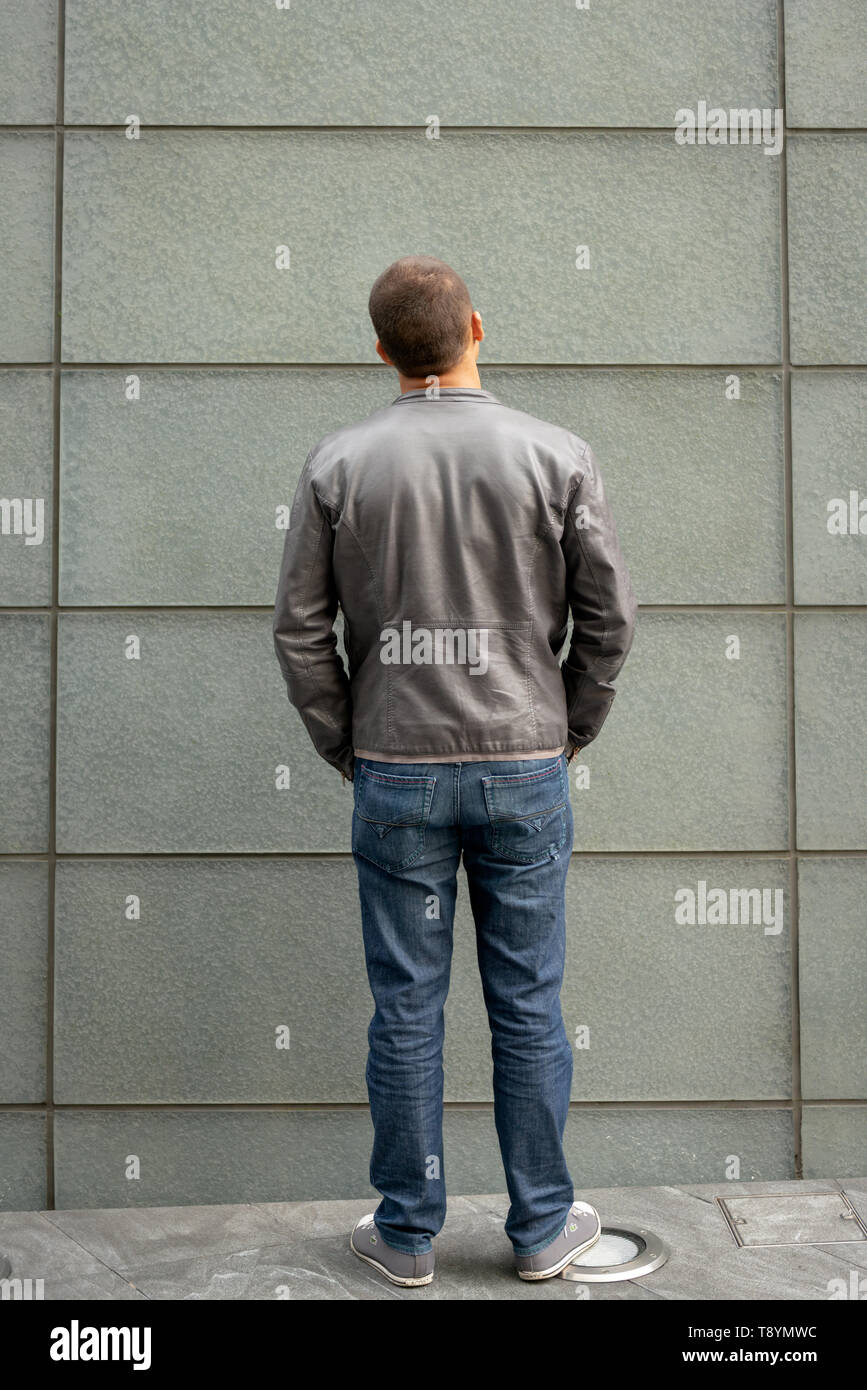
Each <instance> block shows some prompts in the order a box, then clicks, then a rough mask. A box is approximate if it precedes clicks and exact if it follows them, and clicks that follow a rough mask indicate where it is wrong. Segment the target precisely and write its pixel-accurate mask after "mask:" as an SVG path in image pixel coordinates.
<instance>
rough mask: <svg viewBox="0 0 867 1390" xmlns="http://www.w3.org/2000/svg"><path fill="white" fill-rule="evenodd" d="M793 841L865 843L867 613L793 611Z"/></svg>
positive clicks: (827, 845)
mask: <svg viewBox="0 0 867 1390" xmlns="http://www.w3.org/2000/svg"><path fill="white" fill-rule="evenodd" d="M795 740H796V766H797V798H798V845H799V847H800V848H801V849H831V850H833V849H867V799H865V796H864V766H865V761H867V614H864V613H799V614H796V616H795Z"/></svg>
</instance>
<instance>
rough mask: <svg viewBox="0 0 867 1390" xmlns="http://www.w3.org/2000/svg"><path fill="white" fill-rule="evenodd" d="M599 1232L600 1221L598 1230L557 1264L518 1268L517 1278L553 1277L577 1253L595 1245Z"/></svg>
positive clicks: (581, 1253)
mask: <svg viewBox="0 0 867 1390" xmlns="http://www.w3.org/2000/svg"><path fill="white" fill-rule="evenodd" d="M601 1234H602V1223H601V1221H600V1223H599V1230H598V1231H597V1232H596V1234H595V1235H594V1236H592V1237H591V1239H590V1240H585V1241H584V1243H583V1245H576V1246H575V1249H574V1250H570V1251H569V1253H568V1255H565V1256H564V1257H563V1259H562V1260H558V1262H557V1264H555V1265H552V1266H551V1268H550V1269H532V1270H530V1269H519V1270H518V1278H519V1279H528V1280H531V1281H532V1280H536V1279H551V1278H553V1276H554V1275H555V1274H559V1273H560V1271H561V1270H563V1269H565V1268H566V1266H567V1265H570V1264H571V1263H572V1261H573V1260H574V1259H575V1257H576V1256H577V1255H583V1254H584V1251H585V1250H589V1249H590V1247H591V1246H592V1245H595V1244H596V1242H597V1240H598V1239H599V1237H600V1236H601Z"/></svg>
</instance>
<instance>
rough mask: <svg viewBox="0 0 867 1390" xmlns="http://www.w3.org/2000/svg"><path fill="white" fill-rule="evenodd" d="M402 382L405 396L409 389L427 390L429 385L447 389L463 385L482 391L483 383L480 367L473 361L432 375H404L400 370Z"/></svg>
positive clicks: (400, 380)
mask: <svg viewBox="0 0 867 1390" xmlns="http://www.w3.org/2000/svg"><path fill="white" fill-rule="evenodd" d="M397 375H398V381H399V382H400V394H401V395H402V396H403V395H405V394H406V392H407V391H426V390H427V388H428V387H429V386H439V388H440V389H441V390H445V389H446V388H447V387H449V386H462V387H464V389H467V388H469V389H471V390H476V391H481V389H482V383H481V381H480V379H479V373H478V369H477V367H476V364H475V363H474V362H473V363H471V364H468V365H466V366H464V365H461V366H460V367H452V368H451V369H450V370H449V371H447V372H442V373H441V374H440V375H439V376H434V375H433V374H431V376H430V377H426V376H419V377H412V376H403V374H402V373H401V372H398V374H397Z"/></svg>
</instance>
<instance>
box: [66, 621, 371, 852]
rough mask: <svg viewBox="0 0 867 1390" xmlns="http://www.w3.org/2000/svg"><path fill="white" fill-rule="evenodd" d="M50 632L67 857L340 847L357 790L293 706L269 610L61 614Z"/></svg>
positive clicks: (344, 842)
mask: <svg viewBox="0 0 867 1390" xmlns="http://www.w3.org/2000/svg"><path fill="white" fill-rule="evenodd" d="M58 626H59V642H60V657H59V682H58V715H57V724H58V734H57V738H58V773H57V787H58V792H57V837H58V848H59V849H60V850H61V851H62V852H64V853H70V852H76V853H77V852H81V851H87V850H95V851H99V852H104V851H109V850H114V851H120V852H123V851H126V850H131V851H134V852H148V851H159V852H163V851H165V852H169V853H172V852H186V851H190V852H196V851H198V850H204V851H209V852H212V851H228V852H232V851H248V852H252V853H257V852H266V851H277V852H287V851H289V850H304V849H317V850H326V849H328V850H334V849H347V848H348V847H349V826H350V820H351V816H352V785H351V783H349V782H347V783H345V784H344V783H343V782H342V780H341V777H340V773H339V772H338V771H336V770H335V769H334V768H332V767H329V766H328V764H327V763H325V762H324V761H323V760H322V759H321V758H320V757H319V756H318V754H317V753H316V752H315V750H314V748H313V745H312V743H311V742H310V740H309V738H308V736H307V733H306V730H305V729H304V726H303V724H302V723H301V721H300V719H299V718H298V716H297V714H296V713H295V711H294V710H293V709H292V707H291V706H290V704H289V700H288V696H287V692H286V686H285V683H284V681H283V676H282V674H281V671H280V667H279V665H278V662H277V658H276V655H275V653H274V645H273V641H272V636H271V617H270V614H268V613H241V612H239V613H213V614H209V613H141V612H129V613H120V614H117V613H111V614H83V613H63V614H61V616H60V620H59V624H58ZM131 636H136V637H138V638H139V639H140V642H141V658H140V659H139V660H130V659H128V658H127V657H126V655H125V651H126V650H128V648H127V646H126V642H127V638H128V637H131ZM279 768H288V769H289V781H290V785H289V786H288V787H287V788H281V789H279V790H278V788H277V785H276V781H277V777H278V769H279Z"/></svg>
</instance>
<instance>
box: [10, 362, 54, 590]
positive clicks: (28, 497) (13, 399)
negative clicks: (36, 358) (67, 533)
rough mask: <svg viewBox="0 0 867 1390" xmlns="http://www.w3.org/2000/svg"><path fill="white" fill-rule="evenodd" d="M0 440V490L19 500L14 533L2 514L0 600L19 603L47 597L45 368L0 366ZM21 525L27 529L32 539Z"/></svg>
mask: <svg viewBox="0 0 867 1390" xmlns="http://www.w3.org/2000/svg"><path fill="white" fill-rule="evenodd" d="M0 440H2V441H3V443H2V448H3V462H2V466H0V467H2V471H0V495H2V496H3V497H5V498H6V499H7V500H9V501H10V502H11V501H18V502H20V503H21V504H22V511H21V522H20V525H21V526H22V530H21V534H19V535H16V534H15V533H14V526H15V524H16V521H15V517H14V516H11V520H10V521H9V522H6V521H5V518H3V520H4V523H5V525H6V526H9V527H11V528H12V531H11V534H10V533H8V532H6V531H4V534H3V535H2V536H0V604H3V605H9V606H10V607H11V606H13V605H15V606H17V605H21V606H22V607H23V606H25V605H30V604H44V603H50V602H51V538H52V532H53V529H54V522H53V501H54V480H53V469H52V405H51V376H50V374H49V373H48V372H40V371H30V372H16V371H13V370H9V371H4V372H0ZM40 499H41V501H42V521H41V524H40V520H39V512H38V502H39V500H40ZM27 502H29V503H31V504H32V511H28V509H27V508H26V507H25V506H24V504H25V503H27ZM10 515H11V514H10ZM25 528H27V529H29V530H30V535H31V537H32V539H33V543H32V544H30V543H28V540H27V534H26V529H25ZM40 533H41V534H42V540H41V542H39V541H38V536H39V534H40Z"/></svg>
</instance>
